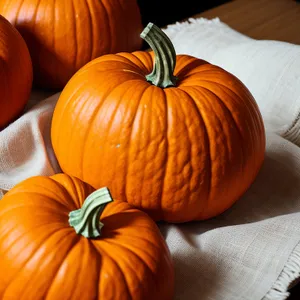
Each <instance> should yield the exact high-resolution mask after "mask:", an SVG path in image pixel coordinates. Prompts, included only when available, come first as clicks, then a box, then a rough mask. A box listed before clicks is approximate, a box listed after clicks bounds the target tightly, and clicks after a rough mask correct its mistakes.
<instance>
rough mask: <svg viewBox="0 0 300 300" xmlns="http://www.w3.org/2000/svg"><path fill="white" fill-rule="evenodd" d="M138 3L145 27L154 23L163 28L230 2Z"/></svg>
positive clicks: (169, 0) (157, 0)
mask: <svg viewBox="0 0 300 300" xmlns="http://www.w3.org/2000/svg"><path fill="white" fill-rule="evenodd" d="M137 2H138V5H139V7H140V11H141V14H142V21H143V25H144V26H146V25H147V24H148V23H149V22H152V23H154V24H155V25H157V26H159V27H163V26H166V25H168V24H172V23H175V22H176V21H180V20H182V19H185V18H188V17H191V16H192V15H195V14H197V13H201V12H203V11H205V10H207V9H210V8H213V7H215V6H218V5H220V4H223V3H226V2H229V0H206V1H203V0H182V1H178V0H137Z"/></svg>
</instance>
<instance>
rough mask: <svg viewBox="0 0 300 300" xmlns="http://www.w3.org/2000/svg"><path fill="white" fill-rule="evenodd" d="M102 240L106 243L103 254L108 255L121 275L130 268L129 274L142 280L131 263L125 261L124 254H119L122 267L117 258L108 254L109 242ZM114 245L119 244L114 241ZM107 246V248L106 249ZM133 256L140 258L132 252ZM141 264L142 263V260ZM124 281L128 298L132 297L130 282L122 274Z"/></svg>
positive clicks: (139, 280)
mask: <svg viewBox="0 0 300 300" xmlns="http://www.w3.org/2000/svg"><path fill="white" fill-rule="evenodd" d="M103 242H104V244H106V246H105V250H104V253H105V255H107V256H109V258H110V259H111V260H113V261H114V262H115V264H116V265H117V266H118V269H119V270H120V273H122V275H123V274H126V273H127V272H125V270H126V269H129V270H131V272H132V273H131V276H134V277H135V278H136V280H137V281H138V282H142V278H139V277H138V276H137V274H136V270H135V269H134V268H133V267H132V265H131V264H130V263H129V262H127V261H126V259H124V257H125V256H124V255H123V256H120V258H121V262H122V263H123V264H124V265H125V266H124V267H122V266H121V264H120V262H119V259H118V260H116V259H114V258H113V257H112V256H110V255H109V254H108V253H109V252H110V251H109V249H110V248H111V246H110V244H109V243H107V242H106V241H105V240H104V241H103ZM114 246H115V247H116V246H119V245H118V244H117V245H116V244H115V243H114ZM103 248H104V247H103ZM107 248H108V249H107ZM119 248H121V247H119ZM121 249H123V248H121ZM125 249H126V248H125ZM122 252H124V250H122ZM130 253H131V252H130ZM133 256H134V257H135V258H137V259H138V260H139V261H140V259H139V258H138V257H137V256H136V255H135V254H133ZM142 264H144V262H143V261H142ZM124 269H125V270H124ZM151 274H152V272H151ZM124 281H125V284H126V287H127V288H128V294H129V295H130V299H134V297H133V295H132V291H131V289H130V288H129V287H130V284H129V283H128V279H127V277H126V276H125V275H124Z"/></svg>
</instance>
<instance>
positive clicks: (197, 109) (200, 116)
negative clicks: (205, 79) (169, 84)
mask: <svg viewBox="0 0 300 300" xmlns="http://www.w3.org/2000/svg"><path fill="white" fill-rule="evenodd" d="M178 88H179V89H180V90H181V91H183V92H184V93H185V94H186V96H187V97H188V98H190V99H191V102H192V103H193V105H194V107H195V112H196V113H197V115H198V117H199V119H201V121H202V123H203V126H204V127H203V128H204V133H205V140H206V143H207V144H208V147H207V149H208V154H209V155H208V156H209V164H208V170H210V172H209V175H208V177H209V178H210V180H209V181H208V190H207V196H206V199H207V202H206V204H205V205H203V209H202V211H201V214H202V212H203V211H204V210H205V209H206V207H207V206H208V202H209V199H210V193H211V186H212V174H213V171H212V158H211V150H210V137H209V134H208V129H207V125H206V123H205V121H204V118H203V116H202V113H201V110H200V108H199V107H198V105H197V103H196V101H195V99H194V98H193V97H192V96H191V95H190V94H189V93H188V92H187V91H186V90H185V89H184V87H178ZM191 88H194V87H191ZM199 214H200V212H198V214H197V215H199Z"/></svg>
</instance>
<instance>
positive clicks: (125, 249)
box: [105, 240, 155, 299]
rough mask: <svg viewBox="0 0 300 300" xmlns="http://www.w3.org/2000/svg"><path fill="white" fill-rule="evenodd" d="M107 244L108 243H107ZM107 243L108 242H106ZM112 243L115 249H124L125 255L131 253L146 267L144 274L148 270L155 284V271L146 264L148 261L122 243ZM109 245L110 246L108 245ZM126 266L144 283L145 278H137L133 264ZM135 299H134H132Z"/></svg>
mask: <svg viewBox="0 0 300 300" xmlns="http://www.w3.org/2000/svg"><path fill="white" fill-rule="evenodd" d="M105 242H106V241H105ZM106 243H107V242H106ZM110 243H111V244H113V245H114V246H115V247H118V248H120V249H122V252H123V253H124V252H125V253H126V252H129V253H131V254H132V255H133V256H134V257H135V258H136V259H137V260H138V261H139V262H140V263H141V264H142V265H143V266H145V269H144V273H146V272H145V271H146V270H148V271H149V274H151V279H152V280H153V282H154V283H155V274H154V271H153V270H152V269H151V267H150V266H149V265H148V263H146V261H145V260H144V259H143V258H141V257H140V255H138V254H137V253H135V252H133V251H132V250H131V249H130V248H128V247H126V246H124V245H122V244H120V243H116V242H115V241H114V240H112V241H110ZM108 245H109V244H108ZM129 246H130V244H129ZM109 247H111V246H110V245H109ZM137 249H138V250H141V249H139V248H137ZM123 257H127V255H124V256H123ZM149 257H150V259H151V260H152V257H151V256H149ZM123 261H124V262H126V260H123ZM153 261H154V262H155V260H153ZM124 264H125V265H126V268H130V269H131V270H132V271H133V273H135V275H136V278H137V279H138V281H139V282H142V281H143V278H139V277H138V276H137V274H136V272H135V269H134V268H133V267H132V266H131V264H130V263H124ZM121 269H123V268H122V267H121ZM147 280H149V277H148V276H147ZM143 294H144V293H143ZM132 299H133V298H132Z"/></svg>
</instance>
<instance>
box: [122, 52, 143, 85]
mask: <svg viewBox="0 0 300 300" xmlns="http://www.w3.org/2000/svg"><path fill="white" fill-rule="evenodd" d="M125 54H129V55H130V56H134V58H136V59H137V60H138V61H139V62H140V63H141V65H142V66H143V67H144V68H145V65H144V64H143V62H142V61H141V60H140V59H139V58H138V57H137V56H135V55H134V52H133V53H125ZM116 55H117V56H120V57H122V58H124V59H126V61H128V64H129V65H130V66H132V67H133V68H135V69H137V70H138V71H139V74H140V73H142V74H141V75H142V76H143V77H144V72H143V71H147V70H146V68H145V70H142V69H141V68H140V66H138V65H137V64H135V63H134V62H133V61H132V60H130V59H129V58H128V57H126V56H124V55H123V53H122V52H120V53H117V54H116ZM145 80H146V79H145Z"/></svg>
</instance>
